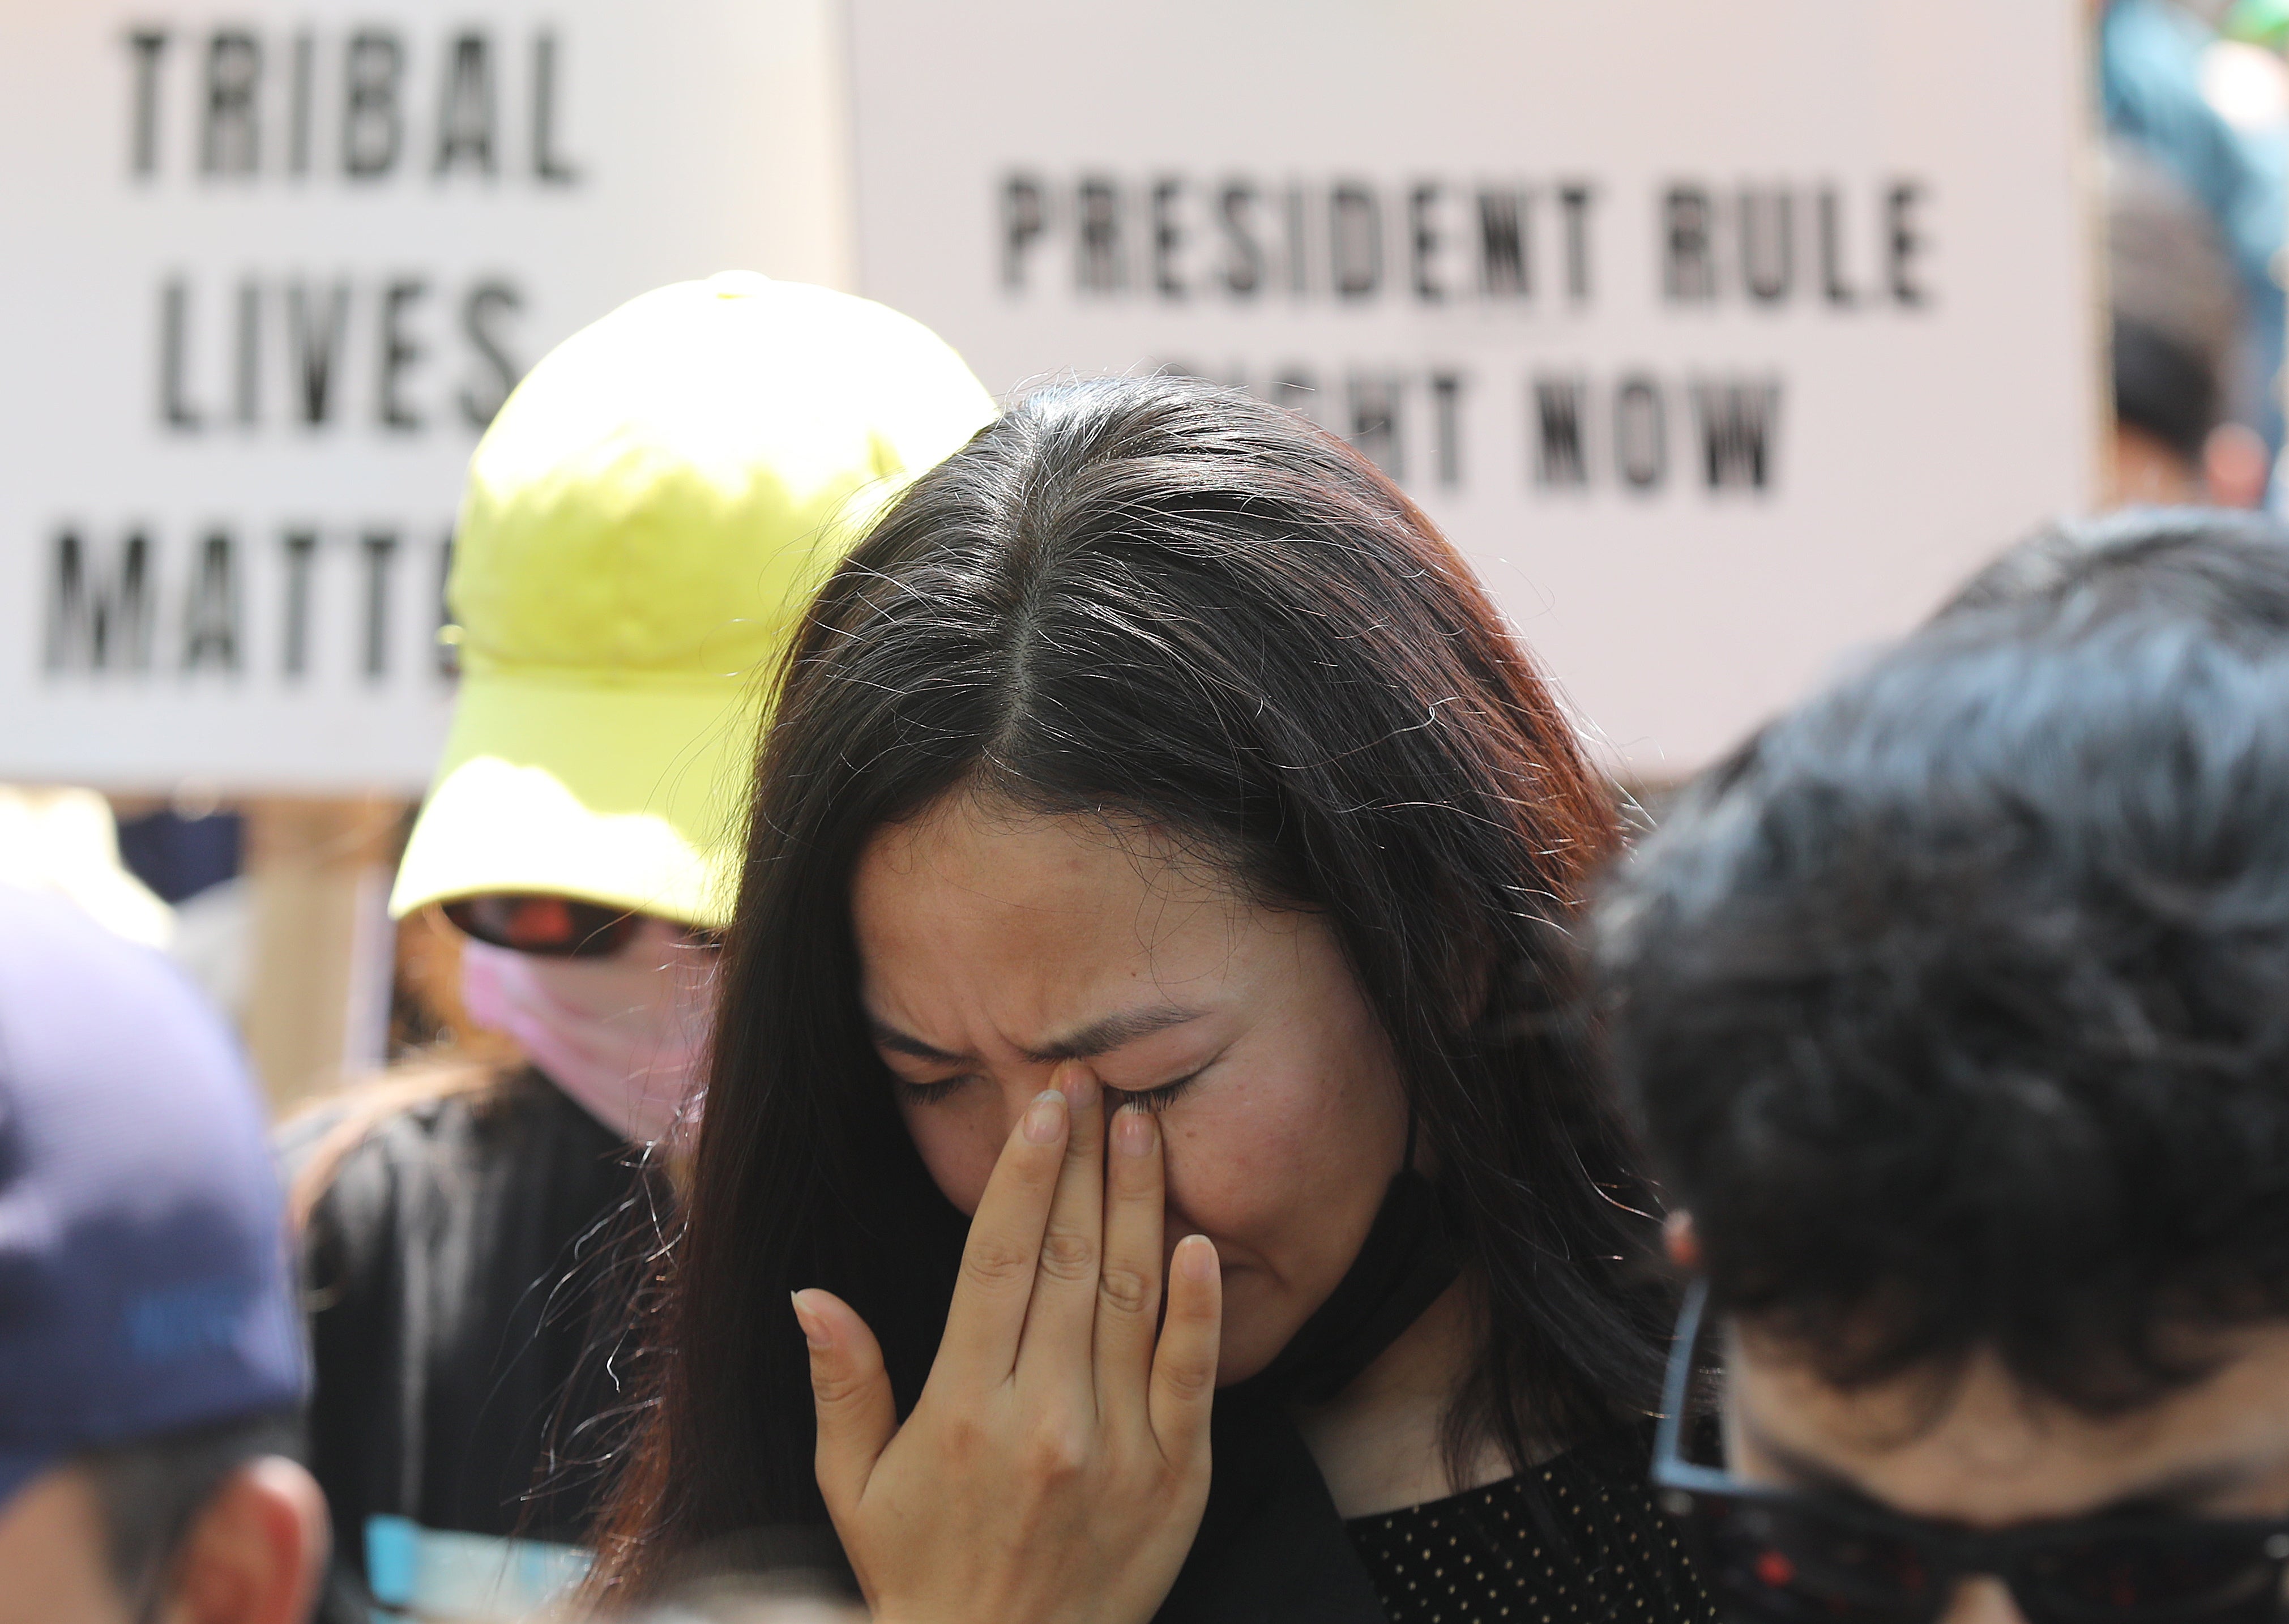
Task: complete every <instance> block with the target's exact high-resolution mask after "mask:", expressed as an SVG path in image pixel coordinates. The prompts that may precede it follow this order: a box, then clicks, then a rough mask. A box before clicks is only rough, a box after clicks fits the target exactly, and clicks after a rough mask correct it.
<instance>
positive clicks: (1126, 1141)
mask: <svg viewBox="0 0 2289 1624" xmlns="http://www.w3.org/2000/svg"><path fill="white" fill-rule="evenodd" d="M1152 1128H1153V1123H1152V1112H1151V1111H1145V1110H1143V1109H1141V1108H1140V1107H1137V1106H1135V1105H1124V1106H1122V1107H1121V1109H1120V1110H1119V1111H1115V1112H1114V1113H1113V1149H1114V1150H1118V1151H1120V1152H1121V1154H1122V1155H1123V1156H1150V1155H1151V1154H1152Z"/></svg>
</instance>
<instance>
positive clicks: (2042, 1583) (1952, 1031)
mask: <svg viewBox="0 0 2289 1624" xmlns="http://www.w3.org/2000/svg"><path fill="white" fill-rule="evenodd" d="M1597 936H1598V940H1599V958H1600V960H1601V964H1602V969H1603V973H1604V976H1605V980H1606V983H1607V992H1608V995H1609V997H1610V999H1611V1015H1612V1023H1611V1028H1610V1030H1611V1034H1612V1039H1613V1042H1614V1048H1615V1055H1616V1059H1617V1062H1618V1070H1619V1073H1620V1075H1621V1077H1622V1079H1623V1081H1624V1083H1625V1084H1626V1086H1627V1087H1628V1088H1629V1089H1630V1091H1631V1094H1632V1095H1634V1097H1635V1099H1636V1101H1637V1102H1638V1104H1639V1109H1640V1111H1641V1112H1642V1114H1643V1118H1644V1119H1645V1121H1646V1123H1647V1126H1648V1127H1649V1130H1650V1134H1651V1138H1652V1141H1653V1144H1654V1147H1655V1152H1656V1157H1657V1164H1658V1166H1660V1168H1661V1170H1662V1174H1663V1180H1664V1187H1665V1188H1666V1189H1667V1190H1669V1191H1670V1192H1671V1195H1672V1197H1673V1198H1674V1199H1675V1200H1676V1201H1677V1202H1678V1203H1679V1207H1680V1208H1681V1209H1682V1210H1681V1212H1680V1213H1679V1214H1678V1215H1676V1216H1673V1217H1672V1219H1671V1249H1672V1253H1673V1254H1674V1255H1675V1256H1676V1258H1677V1259H1678V1261H1679V1262H1680V1263H1682V1264H1684V1265H1685V1266H1687V1268H1688V1269H1690V1270H1693V1271H1695V1273H1696V1274H1697V1277H1698V1279H1699V1282H1700V1284H1699V1285H1698V1286H1696V1287H1695V1292H1694V1294H1693V1296H1692V1297H1691V1298H1690V1299H1689V1300H1688V1308H1687V1314H1686V1316H1685V1319H1684V1322H1683V1323H1682V1324H1681V1325H1680V1327H1679V1333H1678V1336H1677V1339H1676V1342H1675V1345H1674V1348H1673V1350H1672V1363H1671V1377H1670V1384H1669V1391H1668V1397H1667V1400H1666V1402H1665V1405H1664V1413H1665V1414H1666V1415H1667V1416H1668V1417H1669V1418H1670V1419H1669V1421H1667V1422H1666V1423H1665V1425H1664V1428H1663V1437H1662V1441H1661V1445H1660V1448H1659V1453H1658V1457H1657V1461H1656V1468H1655V1470H1656V1477H1657V1480H1658V1481H1660V1482H1662V1483H1663V1484H1664V1485H1666V1490H1667V1493H1668V1495H1669V1497H1670V1498H1671V1501H1672V1502H1673V1503H1674V1506H1675V1508H1676V1509H1678V1510H1679V1512H1680V1513H1681V1514H1683V1515H1685V1516H1687V1517H1688V1518H1689V1519H1690V1526H1691V1527H1692V1529H1693V1531H1694V1532H1695V1536H1696V1539H1697V1541H1698V1543H1699V1547H1700V1548H1701V1550H1702V1551H1703V1554H1704V1560H1703V1564H1702V1571H1703V1573H1704V1574H1705V1575H1706V1576H1707V1577H1708V1579H1709V1580H1710V1582H1711V1586H1712V1588H1715V1589H1716V1590H1717V1591H1718V1592H1719V1596H1720V1599H1721V1601H1722V1602H1723V1604H1725V1605H1726V1606H1727V1608H1728V1609H1729V1610H1730V1612H1731V1616H1735V1617H1738V1618H1742V1619H1744V1620H1775V1624H1778V1621H1782V1620H1786V1621H1789V1624H1795V1621H1797V1620H1806V1619H1819V1620H1825V1621H1827V1624H1855V1621H1856V1624H1918V1621H1923V1620H1942V1619H1944V1620H1955V1621H1967V1620H1993V1621H1995V1624H2004V1621H2006V1620H2030V1624H2065V1621H2066V1620H2074V1621H2075V1624H2162V1621H2163V1620H2168V1621H2169V1624H2204V1621H2210V1620H2214V1621H2217V1624H2228V1621H2233V1624H2239V1621H2245V1620H2246V1621H2255V1620H2277V1619H2279V1618H2280V1617H2282V1616H2283V1612H2284V1607H2285V1603H2284V1595H2285V1584H2289V1199H2285V1192H2289V999H2285V997H2284V989H2285V987H2289V532H2285V531H2284V530H2282V529H2280V528H2279V527H2277V526H2276V525H2274V524H2272V523H2270V522H2269V521H2261V520H2257V519H2254V518H2251V517H2237V516H2233V515H2226V514H2216V513H2211V514H2198V513H2163V514H2133V515H2123V516H2119V517H2118V518H2116V519H2114V520H2110V521H2106V522H2105V523H2103V524H2102V525H2098V526H2094V527H2086V528H2083V529H2078V530H2077V531H2074V532H2060V533H2054V534H2053V535H2049V536H2046V537H2041V538H2039V539H2038V541H2037V542H2036V543H2034V544H2032V545H2030V546H2028V547H2024V548H2022V549H2021V550H2019V551H2018V552H2016V553H2013V554H2010V555H2007V556H2006V558H2005V559H2003V560H2002V561H1999V562H1998V564H1997V565H1996V566H1995V567H1994V568H1992V569H1990V570H1989V571H1987V572H1985V573H1984V574H1983V575H1982V577H1979V578H1977V579H1976V580H1974V582H1973V583H1972V584H1971V585H1970V586H1969V587H1967V588H1966V590H1965V592H1964V593H1963V594H1962V595H1961V596H1960V597H1959V598H1958V601H1957V602H1956V603H1955V604H1954V605H1952V606H1951V607H1950V609H1949V610H1948V611H1947V612H1946V613H1944V614H1943V615H1942V617H1940V619H1939V620H1938V621H1937V622H1936V623H1934V625H1931V626H1930V627H1927V628H1926V630H1925V631H1924V632H1922V633H1919V634H1918V635H1917V636H1916V637H1914V638H1913V639H1911V640H1910V641H1908V642H1906V643H1905V644H1903V645H1902V646H1901V647H1899V648H1898V649H1894V651H1892V652H1891V653H1890V654H1888V655H1886V656H1885V657H1881V658H1879V659H1878V660H1877V661H1876V662H1875V663H1874V664H1873V665H1870V667H1869V668H1868V669H1866V670H1865V671H1863V672H1862V673H1859V674H1857V675H1854V676H1853V677H1850V678H1847V679H1846V680H1845V681H1842V682H1840V683H1838V685H1837V686H1835V687H1834V688H1832V689H1830V691H1828V692H1826V693H1824V694H1822V695H1821V696H1819V697H1815V698H1814V699H1812V700H1810V701H1809V702H1807V703H1806V704H1805V705H1801V706H1799V708H1798V709H1797V710H1796V711H1795V712H1792V713H1791V714H1789V715H1787V716H1784V717H1783V718H1782V719H1781V720H1778V721H1776V722H1775V723H1773V724H1772V725H1771V726H1769V727H1767V728H1765V729H1764V730H1763V731H1762V732H1761V733H1759V735H1758V736H1756V737H1755V738H1754V739H1753V740H1751V743H1750V744H1748V745H1747V746H1745V747H1744V748H1743V750H1742V751H1741V752H1738V753H1737V754H1736V755H1735V756H1734V757H1733V758H1731V759H1730V760H1727V761H1726V762H1724V763H1722V764H1720V765H1719V766H1718V767H1717V768H1713V769H1711V771H1710V772H1709V773H1707V774H1706V775H1704V776H1703V778H1702V780H1701V781H1700V782H1699V783H1698V784H1696V785H1695V787H1694V788H1693V789H1692V790H1691V791H1690V792H1688V793H1687V796H1686V797H1685V799H1684V800H1683V801H1682V802H1681V803H1680V804H1679V808H1677V809H1676V810H1675V811H1674V812H1673V813H1672V815H1671V818H1670V820H1669V821H1668V823H1667V824H1665V825H1664V827H1663V830H1662V831H1661V832H1659V833H1658V834H1657V835H1655V836H1654V837H1653V838H1651V839H1650V840H1647V842H1646V843H1645V844H1644V845H1643V846H1642V847H1641V848H1640V849H1639V852H1638V853H1637V854H1636V856H1634V857H1633V858H1632V859H1631V862H1630V863H1629V864H1628V865H1627V867H1626V868H1625V869H1624V871H1623V873H1622V875H1621V877H1620V879H1619V880H1618V882H1617V883H1616V884H1615V885H1614V886H1613V887H1612V888H1611V889H1610V890H1609V892H1608V894H1607V896H1605V897H1604V898H1603V899H1602V901H1601V903H1600V904H1599V909H1598V912H1597ZM1696 1342H1699V1343H1702V1344H1703V1345H1704V1349H1705V1351H1707V1352H1709V1353H1711V1354H1713V1353H1715V1352H1716V1351H1717V1350H1719V1349H1721V1350H1722V1355H1723V1361H1724V1365H1725V1377H1724V1381H1723V1387H1722V1396H1721V1406H1720V1417H1721V1420H1720V1425H1719V1431H1721V1453H1722V1458H1723V1465H1722V1466H1721V1467H1720V1466H1719V1465H1718V1464H1717V1462H1716V1453H1715V1451H1713V1450H1711V1449H1710V1448H1709V1447H1708V1445H1711V1444H1712V1443H1714V1442H1715V1441H1716V1440H1713V1439H1711V1438H1709V1437H1705V1436H1702V1435H1703V1429H1702V1428H1701V1427H1699V1426H1698V1425H1696V1424H1695V1421H1696V1417H1697V1416H1698V1414H1699V1410H1698V1407H1697V1405H1696V1404H1695V1382H1694V1381H1693V1377H1694V1373H1695V1367H1696V1365H1697V1363H1698V1359H1697V1357H1696Z"/></svg>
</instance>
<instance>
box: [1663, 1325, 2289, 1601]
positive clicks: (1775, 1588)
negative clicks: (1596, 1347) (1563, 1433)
mask: <svg viewBox="0 0 2289 1624" xmlns="http://www.w3.org/2000/svg"><path fill="white" fill-rule="evenodd" d="M1707 1306H1708V1287H1707V1286H1706V1284H1705V1283H1703V1282H1702V1281H1698V1280H1696V1281H1695V1282H1694V1285H1693V1288H1692V1290H1691V1291H1689V1292H1688V1293H1687V1295H1686V1299H1685V1311H1684V1312H1683V1314H1681V1315H1680V1316H1679V1319H1678V1325H1677V1339H1676V1341H1674V1342H1673V1343H1672V1344H1671V1348H1670V1354H1669V1375H1668V1378H1667V1380H1666V1381H1665V1382H1664V1383H1663V1393H1662V1416H1661V1426H1660V1429H1659V1431H1658V1432H1657V1433H1656V1434H1655V1439H1654V1464H1653V1480H1654V1485H1655V1488H1656V1489H1658V1490H1659V1491H1660V1493H1661V1503H1662V1506H1663V1509H1665V1510H1667V1511H1669V1512H1670V1513H1671V1515H1672V1516H1675V1517H1679V1519H1680V1520H1681V1521H1682V1522H1683V1523H1684V1524H1685V1527H1686V1532H1687V1539H1688V1541H1689V1544H1690V1548H1691V1549H1692V1551H1693V1554H1694V1559H1695V1562H1696V1564H1698V1565H1699V1568H1700V1572H1701V1577H1702V1580H1703V1583H1705V1584H1707V1585H1708V1586H1709V1588H1710V1589H1711V1591H1712V1592H1713V1593H1714V1594H1715V1595H1716V1596H1717V1597H1718V1600H1719V1605H1720V1606H1721V1607H1722V1609H1723V1610H1724V1612H1725V1613H1726V1616H1727V1617H1728V1618H1732V1619H1736V1620H1757V1621H1758V1624H1932V1621H1933V1620H1936V1619H1937V1618H1938V1617H1939V1616H1940V1615H1941V1613H1942V1612H1945V1611H1946V1609H1947V1607H1948V1604H1949V1603H1950V1600H1951V1598H1952V1596H1953V1594H1954V1590H1955V1588H1956V1585H1957V1583H1958V1581H1959V1580H1963V1579H1965V1578H1966V1577H1969V1576H1971V1575H1974V1574H1978V1575H1983V1576H1987V1577H1991V1578H1995V1579H1999V1580H2002V1581H2003V1583H2004V1584H2005V1585H2006V1586H2007V1587H2008V1588H2009V1589H2010V1592H2011V1599H2012V1601H2013V1602H2014V1603H2015V1604H2017V1606H2018V1609H2019V1611H2020V1612H2021V1613H2022V1615H2023V1616H2024V1617H2025V1618H2026V1619H2027V1620H2028V1624H2180V1621H2181V1620H2183V1621H2184V1624H2195V1621H2196V1620H2199V1621H2200V1624H2241V1621H2242V1620H2248V1621H2250V1624H2255V1621H2256V1620H2278V1619H2283V1618H2285V1617H2289V1608H2285V1605H2284V1600H2283V1587H2284V1581H2285V1577H2289V1518H2285V1519H2279V1520H2274V1521H2263V1522H2260V1521H2240V1520H2235V1521H2227V1520H2223V1519H2207V1518H2201V1517H2145V1516H2137V1517H2130V1516H2103V1517H2069V1518H2062V1519H2060V1520H2058V1521H2054V1522H2045V1523H2030V1524H2023V1525H2022V1526H2020V1527H2016V1528H2006V1529H2003V1530H2000V1531H1998V1532H1993V1533H1981V1532H1974V1531H1972V1530H1969V1529H1965V1528H1961V1527H1958V1526H1957V1525H1955V1524H1950V1523H1942V1522H1934V1521H1931V1520H1929V1519H1927V1518H1923V1517H1902V1516H1901V1515H1899V1514H1898V1513H1896V1512H1892V1511H1886V1510H1885V1509H1883V1508H1881V1507H1879V1506H1874V1505H1863V1504H1862V1503H1860V1502H1858V1501H1852V1500H1847V1499H1844V1498H1841V1497H1838V1496H1834V1495H1821V1494H1814V1493H1806V1492H1802V1491H1797V1490H1790V1489H1775V1488H1766V1487H1762V1486H1759V1485H1754V1484H1748V1483H1743V1482H1742V1481H1741V1480H1740V1479H1739V1478H1737V1477H1733V1476H1732V1475H1731V1474H1729V1473H1727V1472H1726V1471H1724V1470H1723V1469H1720V1468H1717V1467H1711V1466H1697V1465H1695V1464H1694V1463H1693V1462H1691V1461H1687V1460H1686V1459H1685V1454H1684V1449H1685V1442H1684V1440H1685V1437H1686V1434H1687V1428H1688V1424H1689V1422H1690V1421H1691V1419H1692V1418H1691V1417H1689V1416H1688V1414H1687V1407H1688V1405H1689V1404H1690V1402H1691V1400H1692V1397H1693V1389H1694V1387H1695V1381H1694V1373H1695V1371H1696V1370H1697V1369H1698V1368H1699V1347H1700V1342H1701V1337H1702V1331H1703V1320H1704V1318H1705V1315H1704V1310H1705V1309H1706V1308H1707Z"/></svg>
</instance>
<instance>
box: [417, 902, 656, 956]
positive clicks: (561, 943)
mask: <svg viewBox="0 0 2289 1624" xmlns="http://www.w3.org/2000/svg"><path fill="white" fill-rule="evenodd" d="M444 911H445V917H446V918H447V919H450V920H451V921H452V923H453V927H454V928H455V929H457V930H459V931H460V932H461V934H462V935H467V936H469V937H471V938H473V939H475V940H476V941H479V942H483V943H487V944H489V945H491V946H493V947H506V948H513V949H514V950H515V951H518V952H520V953H538V954H540V955H541V956H542V957H544V958H548V959H609V958H610V957H611V956H612V955H613V954H614V953H617V952H618V951H620V950H621V949H622V948H624V947H626V945H627V944H628V943H630V942H632V941H634V939H635V934H636V932H637V931H639V930H641V929H642V927H643V922H644V918H645V916H644V915H642V914H641V913H630V912H627V911H626V909H622V908H608V907H604V906H603V905H602V904H597V903H583V902H575V901H574V900H572V898H570V897H569V896H519V895H515V894H504V895H499V896H463V897H459V898H457V899H455V900H454V901H452V902H450V903H447V904H445V910H444Z"/></svg>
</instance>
